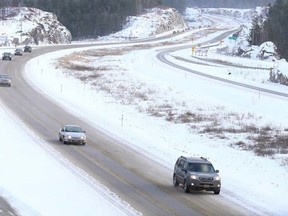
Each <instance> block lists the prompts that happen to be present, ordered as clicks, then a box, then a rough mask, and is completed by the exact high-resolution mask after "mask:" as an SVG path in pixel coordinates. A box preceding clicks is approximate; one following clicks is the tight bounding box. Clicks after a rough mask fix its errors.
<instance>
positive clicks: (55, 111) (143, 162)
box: [0, 44, 256, 216]
mask: <svg viewBox="0 0 288 216" xmlns="http://www.w3.org/2000/svg"><path fill="white" fill-rule="evenodd" d="M77 46H79V47H83V45H82V46H81V45H70V46H55V47H53V46H51V47H42V48H39V49H35V50H33V52H32V53H29V54H26V53H25V54H24V55H23V56H21V57H15V58H14V59H13V60H12V61H11V62H6V61H3V62H1V65H0V70H1V71H8V72H9V74H10V76H11V77H12V78H13V85H14V86H13V87H12V88H1V89H0V98H1V100H2V101H3V102H4V103H5V105H6V106H7V107H8V108H9V109H11V110H12V111H13V112H14V113H15V114H16V115H17V116H18V117H19V118H20V119H21V120H22V121H23V122H24V123H25V124H26V125H27V126H28V127H29V128H30V129H31V130H33V131H34V132H35V133H36V134H37V135H38V136H39V137H40V138H41V139H43V140H44V141H45V142H46V143H47V145H50V146H51V147H53V148H54V149H56V150H57V151H58V152H60V153H61V154H62V155H63V156H64V157H66V158H67V159H68V160H69V161H71V162H72V163H73V164H75V166H77V167H79V168H81V169H82V170H84V171H85V172H86V173H88V174H89V175H90V176H91V177H93V178H94V179H96V180H98V181H99V182H100V183H102V184H104V185H105V186H107V187H108V188H110V189H111V191H113V192H114V193H116V194H118V195H119V197H120V198H121V199H123V200H125V201H126V202H128V203H130V205H131V206H132V207H134V208H135V209H136V210H138V211H140V212H141V213H143V215H163V216H164V215H165V216H167V215H174V216H175V215H177V216H178V215H179V216H180V215H190V216H191V215H213V216H215V215H256V214H254V213H253V212H251V211H249V210H247V209H246V208H245V206H241V205H239V204H236V203H233V202H232V201H229V200H227V199H225V198H224V197H223V196H221V194H220V195H219V196H216V195H214V194H213V193H212V194H211V193H205V192H203V193H202V192H201V193H196V192H195V193H192V194H185V193H183V191H182V190H181V188H174V187H173V186H172V169H173V167H171V168H170V169H167V168H165V167H163V166H161V165H160V164H158V163H157V162H155V161H153V160H151V158H148V157H147V156H145V155H144V154H141V152H139V151H136V150H133V149H131V148H129V143H125V141H123V140H117V139H115V136H111V135H109V132H108V131H103V130H99V129H97V128H94V127H92V126H91V125H89V124H88V123H87V122H86V121H85V120H83V119H79V118H78V117H77V116H74V115H73V114H71V113H68V112H67V111H66V110H64V109H62V108H61V107H60V106H59V105H58V104H57V103H55V101H53V100H51V98H47V97H45V96H43V95H42V94H41V93H39V92H36V91H35V90H34V89H33V88H31V87H30V86H29V84H28V83H27V82H26V81H25V79H24V78H23V76H22V72H23V70H24V66H25V63H26V62H27V61H28V60H29V59H31V58H33V57H36V56H38V55H41V54H43V53H47V52H52V51H55V50H60V49H69V48H75V47H77ZM86 46H88V45H86ZM90 46H95V44H94V45H90ZM65 123H75V124H79V125H81V126H82V127H83V128H85V129H86V131H87V135H88V140H87V145H86V146H75V145H63V144H62V143H60V142H58V140H57V138H58V130H59V128H60V127H61V126H62V125H64V124H65ZM113 137H114V138H113ZM80 177H81V176H80ZM83 181H85V179H84V178H83ZM87 184H89V182H88V181H87ZM91 187H93V185H91ZM95 190H96V189H95ZM226 193H229V191H227V192H226ZM232 196H233V194H232ZM47 205H49V204H47ZM243 205H245V204H243ZM127 214H129V213H128V212H127Z"/></svg>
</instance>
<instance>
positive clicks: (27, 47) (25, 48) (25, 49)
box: [24, 46, 32, 52]
mask: <svg viewBox="0 0 288 216" xmlns="http://www.w3.org/2000/svg"><path fill="white" fill-rule="evenodd" d="M24 52H32V47H31V46H25V47H24Z"/></svg>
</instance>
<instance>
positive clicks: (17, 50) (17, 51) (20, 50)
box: [14, 48, 23, 56]
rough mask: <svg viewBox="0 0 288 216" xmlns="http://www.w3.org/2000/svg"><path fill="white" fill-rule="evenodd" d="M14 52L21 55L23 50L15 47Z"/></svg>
mask: <svg viewBox="0 0 288 216" xmlns="http://www.w3.org/2000/svg"><path fill="white" fill-rule="evenodd" d="M14 54H15V55H20V56H22V55H23V51H22V49H20V48H17V49H15V53H14Z"/></svg>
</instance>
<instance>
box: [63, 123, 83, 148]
mask: <svg viewBox="0 0 288 216" xmlns="http://www.w3.org/2000/svg"><path fill="white" fill-rule="evenodd" d="M59 141H62V142H63V144H66V143H76V144H81V145H85V144H86V131H84V130H83V129H82V128H81V127H80V126H78V125H65V126H64V127H63V128H61V129H60V131H59Z"/></svg>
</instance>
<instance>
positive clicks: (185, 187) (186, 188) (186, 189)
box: [183, 180, 190, 193]
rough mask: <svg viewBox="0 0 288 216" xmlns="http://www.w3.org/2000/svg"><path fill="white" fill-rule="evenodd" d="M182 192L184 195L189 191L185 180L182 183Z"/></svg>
mask: <svg viewBox="0 0 288 216" xmlns="http://www.w3.org/2000/svg"><path fill="white" fill-rule="evenodd" d="M183 190H184V192H185V193H189V192H190V190H189V187H188V185H187V182H186V180H185V181H184V186H183Z"/></svg>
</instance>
